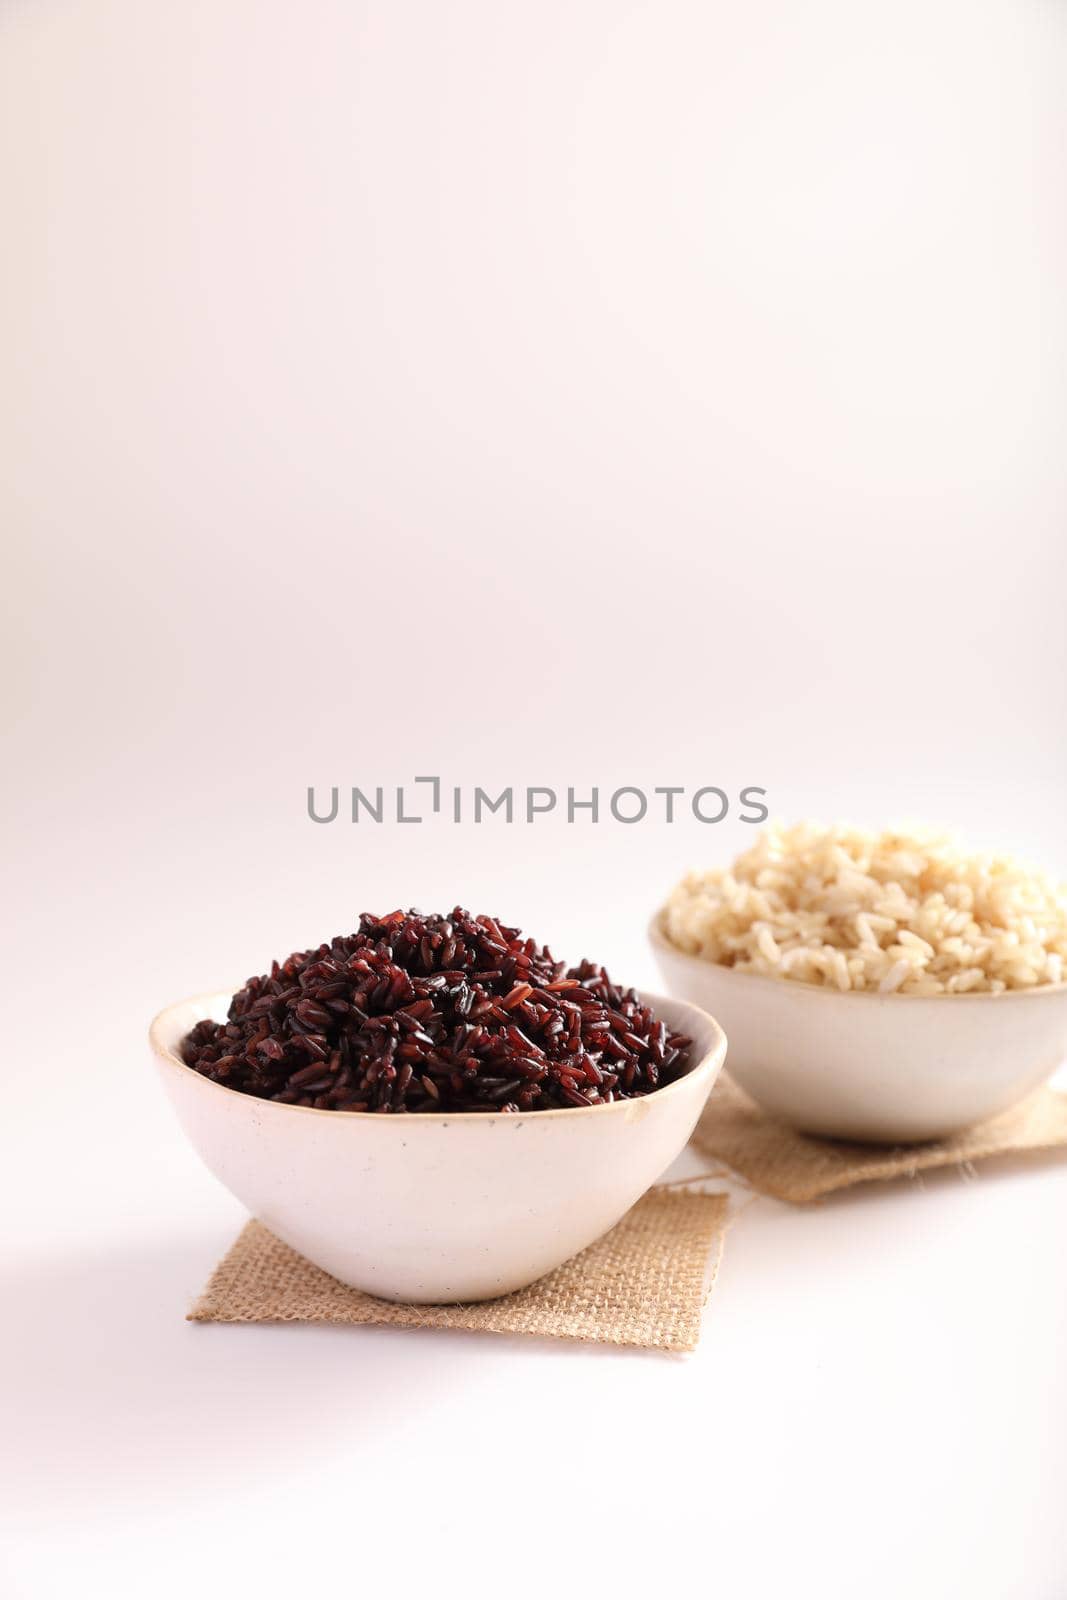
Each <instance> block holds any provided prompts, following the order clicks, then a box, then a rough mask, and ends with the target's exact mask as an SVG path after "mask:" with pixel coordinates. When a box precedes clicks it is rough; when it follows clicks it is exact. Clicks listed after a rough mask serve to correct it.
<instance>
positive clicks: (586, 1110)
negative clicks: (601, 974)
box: [148, 986, 728, 1131]
mask: <svg viewBox="0 0 1067 1600" xmlns="http://www.w3.org/2000/svg"><path fill="white" fill-rule="evenodd" d="M238 987H240V986H238ZM236 992H237V991H236V990H233V989H219V990H207V991H205V992H203V993H201V994H194V995H189V996H187V997H186V998H185V999H184V1000H174V1001H172V1002H171V1003H170V1005H167V1006H164V1007H163V1009H162V1010H161V1011H158V1012H157V1013H156V1015H155V1016H154V1017H153V1018H152V1021H151V1023H150V1024H149V1028H148V1042H149V1044H150V1046H151V1048H152V1052H153V1055H154V1056H155V1057H156V1058H157V1059H158V1060H160V1061H163V1062H166V1063H167V1065H168V1066H172V1067H178V1068H179V1069H180V1070H181V1072H183V1073H187V1074H188V1075H189V1077H190V1078H193V1079H195V1080H196V1082H197V1083H200V1084H205V1085H206V1086H207V1087H208V1088H209V1089H214V1090H217V1091H218V1093H219V1094H224V1095H226V1096H227V1097H228V1098H229V1099H231V1100H243V1101H244V1102H245V1103H246V1104H247V1105H248V1107H249V1108H250V1109H251V1108H252V1107H255V1106H258V1107H263V1106H269V1107H270V1108H271V1110H272V1111H279V1112H282V1111H294V1112H299V1113H300V1114H301V1115H303V1116H314V1117H329V1118H330V1120H331V1121H332V1122H337V1123H340V1122H342V1121H344V1122H353V1123H363V1122H372V1123H374V1124H375V1125H376V1126H377V1127H389V1126H392V1127H400V1128H407V1129H408V1130H409V1131H410V1130H411V1129H412V1128H414V1127H418V1126H420V1125H422V1126H427V1127H435V1126H436V1127H439V1126H441V1124H442V1123H450V1122H464V1123H471V1124H472V1125H476V1124H479V1123H486V1124H488V1125H495V1124H496V1123H497V1122H499V1121H500V1120H501V1119H503V1120H505V1121H506V1122H507V1123H508V1124H516V1125H517V1124H519V1123H520V1122H537V1123H540V1122H545V1121H547V1120H548V1119H549V1118H556V1117H589V1116H591V1115H600V1116H608V1115H611V1114H614V1115H616V1116H618V1115H622V1116H633V1107H634V1106H637V1105H641V1104H643V1103H644V1102H646V1101H655V1102H656V1103H657V1104H659V1103H660V1102H661V1101H662V1100H664V1099H667V1098H668V1097H670V1096H673V1095H674V1094H675V1091H678V1090H681V1089H683V1088H685V1087H689V1086H691V1085H692V1084H693V1083H694V1081H696V1080H698V1079H700V1078H701V1077H708V1076H710V1077H712V1079H714V1077H715V1076H717V1074H718V1072H719V1070H720V1069H721V1067H722V1064H723V1061H724V1059H725V1056H726V1048H727V1042H728V1041H727V1038H726V1033H725V1030H724V1029H723V1026H722V1024H721V1023H720V1022H719V1021H718V1019H717V1018H715V1017H713V1016H712V1014H711V1012H710V1011H705V1009H704V1008H703V1006H698V1005H696V1004H695V1003H694V1002H693V1001H692V1000H684V999H682V998H681V996H679V995H666V994H664V995H660V994H654V993H653V992H652V991H651V990H649V989H638V990H637V993H638V994H639V995H640V997H641V999H642V1000H643V1001H645V1003H646V1004H648V1005H651V1006H652V1007H653V1008H655V1007H656V1006H657V1005H660V1004H663V1003H666V1004H667V1005H668V1006H680V1007H682V1008H683V1009H684V1010H686V1011H692V1012H695V1013H696V1014H697V1015H698V1016H699V1017H701V1018H702V1019H703V1021H704V1022H705V1023H710V1024H711V1028H712V1030H713V1033H712V1038H711V1042H710V1043H709V1045H708V1047H707V1049H706V1050H705V1051H704V1052H703V1053H702V1055H701V1056H700V1059H699V1060H698V1061H697V1062H696V1064H695V1066H691V1067H690V1068H689V1070H688V1072H685V1073H683V1074H682V1076H681V1077H680V1078H676V1079H675V1080H674V1082H673V1083H668V1084H667V1085H666V1086H665V1087H664V1088H662V1089H655V1090H653V1092H652V1093H651V1094H643V1095H634V1096H632V1097H631V1098H629V1099H626V1100H613V1101H611V1103H610V1104H608V1105H599V1106H554V1107H553V1108H552V1109H551V1110H549V1111H520V1112H518V1113H516V1112H493V1111H419V1112H410V1113H408V1114H407V1115H403V1114H398V1115H396V1116H385V1115H383V1114H382V1113H381V1112H380V1111H338V1110H335V1109H327V1108H326V1107H322V1106H290V1105H286V1104H285V1103H284V1102H283V1101H279V1100H265V1099H261V1098H260V1097H259V1096H258V1095H252V1094H243V1093H242V1092H241V1091H240V1090H239V1089H230V1088H228V1087H227V1086H226V1085H225V1084H224V1083H216V1082H215V1080H214V1078H208V1077H205V1076H204V1074H203V1073H202V1072H197V1070H196V1068H195V1067H190V1066H189V1065H188V1063H187V1062H185V1061H183V1060H182V1058H181V1056H179V1055H178V1054H177V1053H176V1052H175V1051H174V1050H173V1049H172V1048H171V1046H170V1045H169V1044H168V1043H167V1041H166V1038H165V1037H164V1035H167V1036H169V1035H170V1034H171V1033H172V1032H173V1024H172V1021H171V1019H172V1016H173V1013H174V1012H176V1011H180V1010H182V1009H183V1008H184V1007H185V1006H197V1007H203V1006H207V1005H212V1006H213V1005H214V1003H216V1002H218V1001H220V1000H226V1001H228V1000H229V999H230V998H232V996H233V995H234V994H235V993H236Z"/></svg>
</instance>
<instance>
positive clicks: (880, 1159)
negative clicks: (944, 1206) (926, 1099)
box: [693, 1074, 1067, 1205]
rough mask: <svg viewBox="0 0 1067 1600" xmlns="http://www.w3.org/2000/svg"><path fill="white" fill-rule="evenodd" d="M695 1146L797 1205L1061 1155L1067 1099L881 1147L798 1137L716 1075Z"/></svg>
mask: <svg viewBox="0 0 1067 1600" xmlns="http://www.w3.org/2000/svg"><path fill="white" fill-rule="evenodd" d="M693 1143H694V1145H695V1146H696V1147H697V1149H698V1150H700V1151H701V1152H702V1154H704V1155H707V1156H713V1157H714V1158H715V1159H716V1160H718V1161H720V1162H722V1163H723V1164H724V1165H725V1166H727V1167H729V1168H730V1170H731V1171H732V1172H735V1173H737V1175H738V1176H739V1177H741V1178H742V1179H744V1181H745V1182H746V1183H747V1184H750V1185H751V1187H752V1188H753V1189H755V1190H757V1191H758V1192H759V1193H760V1194H765V1195H771V1196H773V1197H774V1198H775V1199H776V1200H787V1201H790V1202H791V1203H793V1204H795V1205H802V1204H805V1203H806V1202H808V1201H811V1200H817V1199H819V1198H820V1197H821V1196H822V1195H826V1194H830V1193H832V1192H833V1191H834V1190H835V1189H845V1188H848V1187H849V1185H850V1184H854V1183H870V1182H873V1181H875V1180H876V1179H886V1178H914V1177H915V1176H916V1174H917V1173H920V1172H923V1171H929V1170H930V1169H932V1168H935V1167H950V1166H961V1167H962V1166H966V1165H967V1164H968V1163H970V1162H973V1161H980V1160H982V1158H983V1157H986V1156H994V1155H1007V1154H1011V1153H1012V1152H1013V1151H1024V1150H1052V1149H1057V1148H1060V1147H1067V1094H1058V1093H1056V1091H1055V1090H1053V1089H1039V1090H1038V1091H1037V1093H1036V1094H1033V1095H1030V1096H1029V1098H1028V1099H1026V1100H1024V1101H1022V1102H1021V1103H1020V1104H1019V1105H1017V1106H1013V1107H1012V1108H1011V1110H1010V1111H1005V1112H1004V1113H1002V1115H1001V1116H999V1117H992V1118H990V1120H989V1121H988V1122H981V1123H978V1124H977V1125H976V1126H975V1127H973V1128H968V1129H967V1130H966V1131H965V1132H963V1133H960V1134H956V1135H955V1136H954V1137H953V1138H950V1139H939V1140H936V1141H931V1142H930V1143H927V1144H911V1145H898V1146H886V1145H872V1144H852V1143H847V1142H846V1141H844V1140H836V1139H817V1138H814V1137H813V1136H811V1135H809V1134H804V1133H798V1132H797V1131H796V1129H795V1128H792V1127H790V1126H789V1124H788V1123H787V1122H784V1121H783V1120H782V1119H781V1118H780V1117H775V1116H772V1115H771V1114H770V1112H767V1111H763V1110H762V1109H761V1108H760V1107H759V1106H758V1105H757V1104H756V1102H755V1101H754V1100H751V1099H750V1098H749V1097H748V1095H746V1094H745V1093H744V1092H743V1091H742V1090H741V1089H739V1088H738V1087H737V1085H736V1084H735V1083H734V1082H733V1081H732V1080H731V1079H730V1078H728V1077H727V1076H726V1075H725V1074H721V1075H720V1077H719V1081H718V1082H717V1084H716V1085H715V1088H714V1090H713V1091H712V1095H711V1098H710V1100H709V1101H708V1104H707V1107H706V1108H705V1110H704V1113H703V1115H702V1117H701V1119H700V1121H699V1122H698V1124H697V1126H696V1129H695V1130H694V1133H693Z"/></svg>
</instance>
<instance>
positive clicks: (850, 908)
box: [663, 822, 1067, 994]
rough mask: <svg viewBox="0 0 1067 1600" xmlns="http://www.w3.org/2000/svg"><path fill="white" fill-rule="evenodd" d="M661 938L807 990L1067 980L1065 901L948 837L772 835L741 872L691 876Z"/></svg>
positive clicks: (831, 830) (810, 831) (919, 989)
mask: <svg viewBox="0 0 1067 1600" xmlns="http://www.w3.org/2000/svg"><path fill="white" fill-rule="evenodd" d="M663 931H664V932H665V934H666V935H667V937H668V938H669V939H670V941H671V942H672V943H673V944H675V945H677V946H678V948H679V949H681V950H685V951H688V952H689V953H690V954H691V955H697V956H702V957H704V959H705V960H707V961H714V962H718V963H720V964H721V965H723V966H728V967H737V968H738V969H741V970H743V971H746V972H761V973H764V974H766V975H767V976H768V977H776V978H790V979H793V980H794V981H796V982H799V983H811V984H818V985H821V986H824V987H829V988H837V989H843V990H848V989H868V990H872V989H873V990H880V991H881V992H882V993H889V992H896V993H898V994H968V993H974V992H983V993H990V994H997V993H1000V992H1001V991H1002V990H1005V989H1031V988H1034V987H1035V986H1036V985H1040V984H1050V983H1060V982H1062V981H1063V978H1064V966H1065V961H1067V892H1065V891H1064V889H1063V888H1057V887H1056V886H1054V885H1053V884H1051V883H1050V882H1049V881H1048V879H1046V878H1044V877H1043V876H1041V875H1040V874H1038V873H1034V872H1031V871H1028V870H1027V869H1026V868H1024V867H1022V866H1020V865H1019V864H1018V863H1017V862H1014V861H1012V860H1010V859H1009V858H1007V857H1004V856H995V855H970V854H967V853H966V852H965V851H963V850H962V849H961V848H960V847H959V846H958V845H957V844H956V843H955V842H954V841H953V840H951V839H950V838H947V837H945V836H942V835H935V834H929V835H925V834H908V833H897V832H889V833H882V834H870V833H863V832H861V831H859V830H858V829H854V828H847V827H842V826H836V827H821V826H819V825H817V824H815V823H810V822H804V823H799V824H797V825H796V826H794V827H783V826H781V825H780V824H778V825H774V824H772V825H771V826H770V827H768V828H766V829H764V830H763V831H762V832H761V834H760V836H759V838H758V840H757V842H756V843H755V844H754V845H753V847H752V849H750V850H746V851H745V852H744V854H742V855H740V856H738V858H737V860H736V861H735V862H734V863H733V865H732V866H730V867H727V868H725V869H719V870H715V871H712V872H691V873H690V874H689V875H688V877H686V878H684V879H683V880H682V882H681V883H680V884H679V885H678V886H677V888H676V889H675V890H674V892H673V894H672V895H671V897H670V900H669V901H668V903H667V907H666V909H665V911H664V914H663Z"/></svg>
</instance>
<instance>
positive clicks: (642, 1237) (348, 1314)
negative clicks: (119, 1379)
mask: <svg viewBox="0 0 1067 1600" xmlns="http://www.w3.org/2000/svg"><path fill="white" fill-rule="evenodd" d="M727 1205H728V1201H727V1198H726V1196H725V1195H721V1194H700V1193H696V1192H694V1191H692V1190H688V1189H681V1190H679V1189H658V1190H657V1189H654V1190H652V1191H651V1192H650V1193H649V1194H647V1195H645V1196H644V1198H643V1199H642V1200H639V1201H638V1202H637V1204H636V1205H635V1206H634V1207H633V1209H632V1210H631V1211H629V1212H627V1214H626V1216H625V1217H623V1219H622V1221H621V1222H619V1223H617V1224H616V1226H615V1227H614V1228H612V1230H611V1232H610V1233H607V1234H605V1235H604V1237H603V1238H602V1239H598V1240H597V1242H596V1244H592V1245H590V1246H589V1248H588V1249H587V1250H583V1251H582V1253H581V1254H580V1255H578V1256H575V1257H574V1259H573V1260H572V1261H567V1262H565V1263H564V1265H563V1266H562V1267H557V1268H556V1270H555V1272H550V1273H549V1274H548V1276H547V1277H544V1278H541V1279H540V1281H539V1282H537V1283H534V1284H531V1285H530V1287H529V1288H528V1289H520V1290H518V1291H517V1293H515V1294H509V1295H505V1296H504V1297H503V1298H502V1299H500V1300H484V1301H480V1302H479V1303H477V1304H474V1305H443V1306H415V1305H396V1304H394V1303H393V1302H392V1301H390V1300H377V1299H375V1298H374V1297H373V1296H372V1295H369V1294H363V1293H362V1292H361V1291H360V1290H359V1289H349V1288H347V1287H346V1285H345V1284H343V1283H338V1281H337V1279H336V1278H331V1277H330V1276H329V1274H328V1273H326V1272H323V1271H322V1269H321V1268H320V1267H315V1266H312V1264H311V1262H310V1261H307V1260H305V1259H304V1257H303V1256H301V1255H298V1254H297V1252H296V1251H295V1250H292V1249H290V1247H289V1246H288V1245H286V1244H282V1242H281V1240H280V1239H277V1238H275V1236H274V1235H273V1234H272V1233H270V1232H269V1231H268V1229H266V1228H265V1227H264V1226H263V1225H262V1223H259V1222H249V1223H248V1224H247V1226H246V1227H245V1229H244V1231H243V1232H242V1233H241V1235H240V1237H239V1238H238V1239H237V1241H236V1243H235V1244H234V1246H233V1248H232V1249H231V1250H230V1252H229V1254H228V1255H227V1256H225V1257H224V1259H223V1260H222V1261H221V1262H220V1263H219V1265H218V1266H217V1267H216V1268H215V1271H214V1273H213V1274H212V1276H211V1280H210V1282H209V1283H208V1286H207V1288H206V1289H205V1291H204V1293H203V1295H202V1296H201V1298H200V1299H199V1300H198V1301H197V1303H196V1305H195V1306H194V1307H193V1310H192V1311H191V1312H190V1314H189V1315H190V1320H191V1321H193V1322H348V1323H356V1324H362V1325H367V1324H374V1325H378V1326H382V1327H392V1328H462V1329H466V1330H469V1331H470V1332H474V1333H511V1334H516V1333H518V1334H528V1335H532V1336H534V1337H538V1338H547V1339H580V1340H583V1341H585V1342H588V1343H598V1344H616V1345H636V1346H640V1347H643V1348H645V1349H653V1350H692V1349H693V1348H694V1347H695V1345H696V1342H697V1340H698V1338H699V1337H700V1316H701V1312H702V1311H703V1308H704V1302H705V1301H706V1299H707V1297H708V1294H709V1293H710V1291H711V1286H712V1283H713V1281H714V1277H715V1272H716V1270H717V1268H718V1262H719V1256H720V1254H721V1251H722V1237H723V1229H724V1225H725V1221H726V1210H727Z"/></svg>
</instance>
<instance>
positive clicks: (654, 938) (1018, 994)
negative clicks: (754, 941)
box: [648, 906, 1067, 1005]
mask: <svg viewBox="0 0 1067 1600" xmlns="http://www.w3.org/2000/svg"><path fill="white" fill-rule="evenodd" d="M666 914H667V907H666V906H660V908H659V910H658V911H656V912H655V913H654V915H653V916H652V919H651V921H650V922H649V924H648V938H649V943H650V944H651V945H652V948H653V949H654V950H664V951H666V952H667V954H668V955H672V956H677V957H678V958H679V959H680V960H682V961H689V962H692V963H693V965H694V966H696V967H699V968H700V969H701V971H707V970H708V969H709V968H711V969H712V970H713V971H715V972H722V973H727V974H729V976H730V977H731V978H740V979H744V980H745V982H747V983H762V984H771V985H773V986H774V988H775V989H784V990H786V991H787V992H789V993H795V994H811V995H820V996H822V997H823V998H826V997H830V998H831V999H834V1000H867V1001H871V1000H909V1001H911V1002H912V1003H913V1004H914V1003H916V1002H918V1001H930V1000H939V1001H940V1000H952V1001H954V1002H956V1003H960V1002H962V1001H964V1000H967V1001H969V1002H970V1003H971V1004H972V1005H973V1004H975V1003H976V1002H978V1001H981V1000H985V1001H991V1000H1002V1001H1003V1000H1016V1001H1017V1000H1034V999H1036V998H1037V996H1038V995H1052V994H1067V981H1064V982H1062V983H1038V984H1035V985H1034V986H1033V988H1032V989H1001V990H1000V991H999V992H998V993H996V994H993V993H991V992H990V991H989V990H988V989H980V990H978V991H977V992H975V991H974V990H965V991H964V993H963V994H953V993H951V992H950V991H947V990H945V991H942V992H941V993H940V994H901V993H900V992H899V991H898V990H896V989H888V990H882V989H836V988H831V987H830V985H829V984H826V983H806V982H805V981H804V980H803V979H802V978H775V977H772V975H771V974H770V973H769V972H746V971H745V970H744V968H739V967H728V966H727V965H726V964H725V962H722V961H709V960H708V958H707V957H706V956H698V955H694V954H693V952H692V951H691V950H682V949H680V948H679V946H678V945H676V944H675V943H674V941H673V939H671V938H669V937H668V935H667V933H666V932H665V931H664V928H663V919H664V917H665V916H666Z"/></svg>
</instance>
